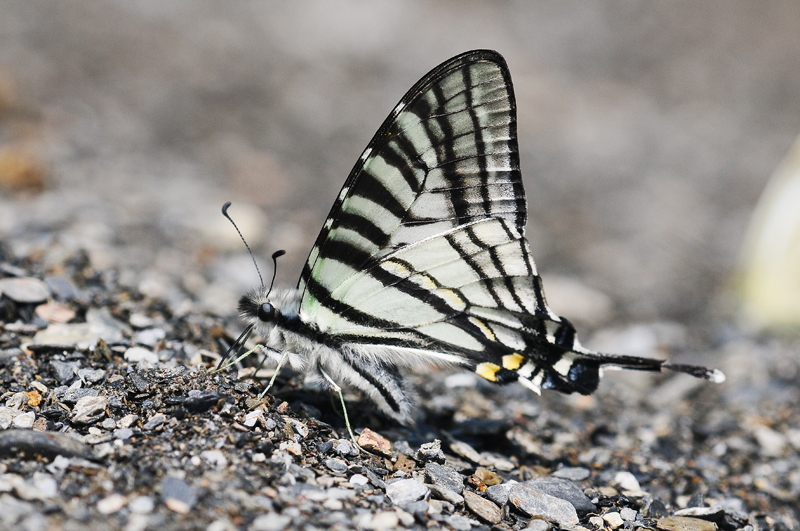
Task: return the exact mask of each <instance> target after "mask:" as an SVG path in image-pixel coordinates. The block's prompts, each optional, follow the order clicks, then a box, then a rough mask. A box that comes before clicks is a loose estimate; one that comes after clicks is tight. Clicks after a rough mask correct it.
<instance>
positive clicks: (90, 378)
mask: <svg viewBox="0 0 800 531" xmlns="http://www.w3.org/2000/svg"><path fill="white" fill-rule="evenodd" d="M105 377H106V371H104V370H103V369H78V378H80V379H81V381H84V382H89V383H97V382H102V381H103V378H105Z"/></svg>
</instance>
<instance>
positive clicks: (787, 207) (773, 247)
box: [739, 137, 800, 328]
mask: <svg viewBox="0 0 800 531" xmlns="http://www.w3.org/2000/svg"><path fill="white" fill-rule="evenodd" d="M740 280H741V282H740V284H739V294H740V297H741V299H742V310H743V312H742V313H743V317H744V319H746V321H747V324H748V325H750V326H755V327H756V328H774V327H797V326H800V137H798V139H797V140H795V143H794V145H793V146H792V148H791V150H790V151H789V154H788V155H787V156H786V158H785V159H784V160H783V162H782V163H781V165H780V166H779V167H778V169H777V170H776V171H775V173H774V174H773V175H772V178H771V179H770V182H769V183H768V184H767V187H766V189H765V190H764V193H763V195H762V196H761V199H760V200H759V202H758V205H757V206H756V209H755V212H753V217H752V219H751V220H750V226H749V227H748V229H747V235H746V237H745V241H744V244H743V246H742V254H741V277H740Z"/></svg>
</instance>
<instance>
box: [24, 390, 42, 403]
mask: <svg viewBox="0 0 800 531" xmlns="http://www.w3.org/2000/svg"><path fill="white" fill-rule="evenodd" d="M25 396H27V397H28V405H29V406H33V407H36V406H38V405H39V404H40V403H41V402H42V394H41V393H40V392H39V391H37V390H36V389H34V390H33V391H28V392H27V393H25Z"/></svg>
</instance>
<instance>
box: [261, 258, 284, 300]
mask: <svg viewBox="0 0 800 531" xmlns="http://www.w3.org/2000/svg"><path fill="white" fill-rule="evenodd" d="M285 254H286V251H284V250H283V249H280V250H278V251H275V252H274V253H272V280H271V281H270V283H269V290H267V295H269V294H270V292H271V291H272V286H273V285H274V284H275V275H277V274H278V258H280V257H281V256H283V255H285ZM261 285H262V286H263V285H264V284H263V283H262V284H261Z"/></svg>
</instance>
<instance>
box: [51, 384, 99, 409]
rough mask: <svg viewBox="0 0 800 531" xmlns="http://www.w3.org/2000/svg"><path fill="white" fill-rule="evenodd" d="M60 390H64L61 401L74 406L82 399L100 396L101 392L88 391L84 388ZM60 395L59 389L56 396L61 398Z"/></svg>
mask: <svg viewBox="0 0 800 531" xmlns="http://www.w3.org/2000/svg"><path fill="white" fill-rule="evenodd" d="M76 383H78V382H76ZM59 389H62V390H63V391H62V393H63V394H62V395H61V401H62V402H64V403H66V404H74V403H76V402H77V401H78V400H80V399H81V398H86V397H89V396H99V395H100V391H98V390H97V389H86V388H83V387H70V388H64V387H60V388H59ZM59 394H60V393H59V392H58V389H57V390H56V396H59Z"/></svg>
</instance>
